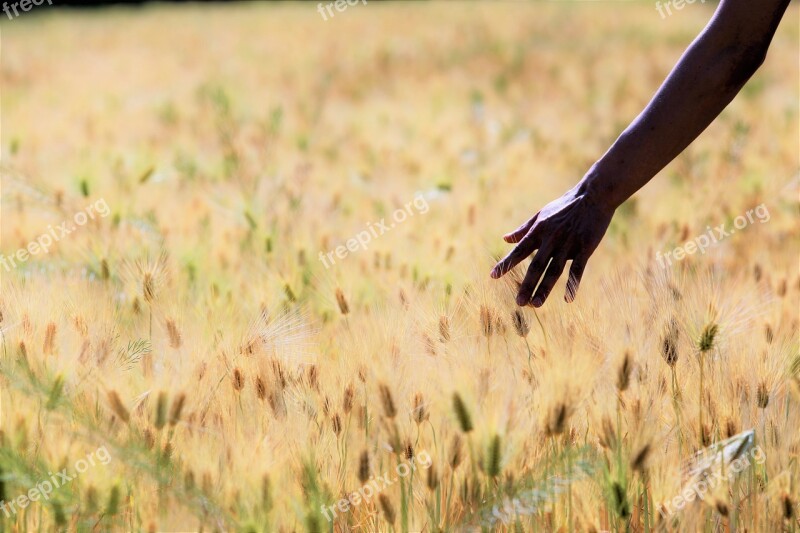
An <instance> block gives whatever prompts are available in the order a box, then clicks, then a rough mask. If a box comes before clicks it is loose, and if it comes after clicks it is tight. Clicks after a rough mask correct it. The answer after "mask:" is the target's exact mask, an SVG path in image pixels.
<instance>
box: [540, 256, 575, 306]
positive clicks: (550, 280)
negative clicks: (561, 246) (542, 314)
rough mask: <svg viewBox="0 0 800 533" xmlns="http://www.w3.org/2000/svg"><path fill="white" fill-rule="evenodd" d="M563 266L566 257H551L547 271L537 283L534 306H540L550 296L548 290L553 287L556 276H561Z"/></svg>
mask: <svg viewBox="0 0 800 533" xmlns="http://www.w3.org/2000/svg"><path fill="white" fill-rule="evenodd" d="M565 266H567V259H566V257H563V256H559V257H554V258H553V260H552V261H551V262H550V265H549V266H548V267H547V273H546V274H545V275H544V277H543V278H542V282H541V283H540V284H539V288H538V289H536V295H535V296H534V297H533V306H534V307H541V306H542V305H543V304H544V302H545V301H546V300H547V297H548V296H550V291H552V290H553V287H555V285H556V282H557V281H558V278H560V277H561V273H562V272H564V267H565Z"/></svg>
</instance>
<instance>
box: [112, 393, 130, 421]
mask: <svg viewBox="0 0 800 533" xmlns="http://www.w3.org/2000/svg"><path fill="white" fill-rule="evenodd" d="M108 403H109V404H110V405H111V410H112V411H114V414H116V415H117V418H119V419H120V420H122V421H123V422H125V423H127V422H128V421H129V420H130V419H131V416H130V413H129V412H128V410H127V409H126V408H125V405H124V404H123V403H122V400H120V398H119V394H117V391H113V390H112V391H109V393H108Z"/></svg>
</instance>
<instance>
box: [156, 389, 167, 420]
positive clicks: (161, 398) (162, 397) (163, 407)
mask: <svg viewBox="0 0 800 533" xmlns="http://www.w3.org/2000/svg"><path fill="white" fill-rule="evenodd" d="M166 423H167V393H166V392H164V391H161V392H159V393H158V400H156V421H155V426H156V429H161V428H163V427H164V425H165V424H166Z"/></svg>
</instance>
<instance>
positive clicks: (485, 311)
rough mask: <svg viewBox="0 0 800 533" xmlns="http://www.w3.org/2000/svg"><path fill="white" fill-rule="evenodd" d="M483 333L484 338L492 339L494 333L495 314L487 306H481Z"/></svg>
mask: <svg viewBox="0 0 800 533" xmlns="http://www.w3.org/2000/svg"><path fill="white" fill-rule="evenodd" d="M480 315H481V332H482V333H483V336H484V337H491V336H492V333H494V313H493V312H492V310H491V309H489V307H488V306H486V305H481V310H480Z"/></svg>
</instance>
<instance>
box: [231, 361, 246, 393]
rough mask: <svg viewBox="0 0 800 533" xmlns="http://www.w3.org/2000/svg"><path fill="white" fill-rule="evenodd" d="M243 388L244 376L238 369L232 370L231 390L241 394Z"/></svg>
mask: <svg viewBox="0 0 800 533" xmlns="http://www.w3.org/2000/svg"><path fill="white" fill-rule="evenodd" d="M243 388H244V376H243V375H242V371H241V370H240V369H239V367H236V368H234V369H233V389H234V390H235V391H236V392H241V390H242V389H243Z"/></svg>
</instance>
